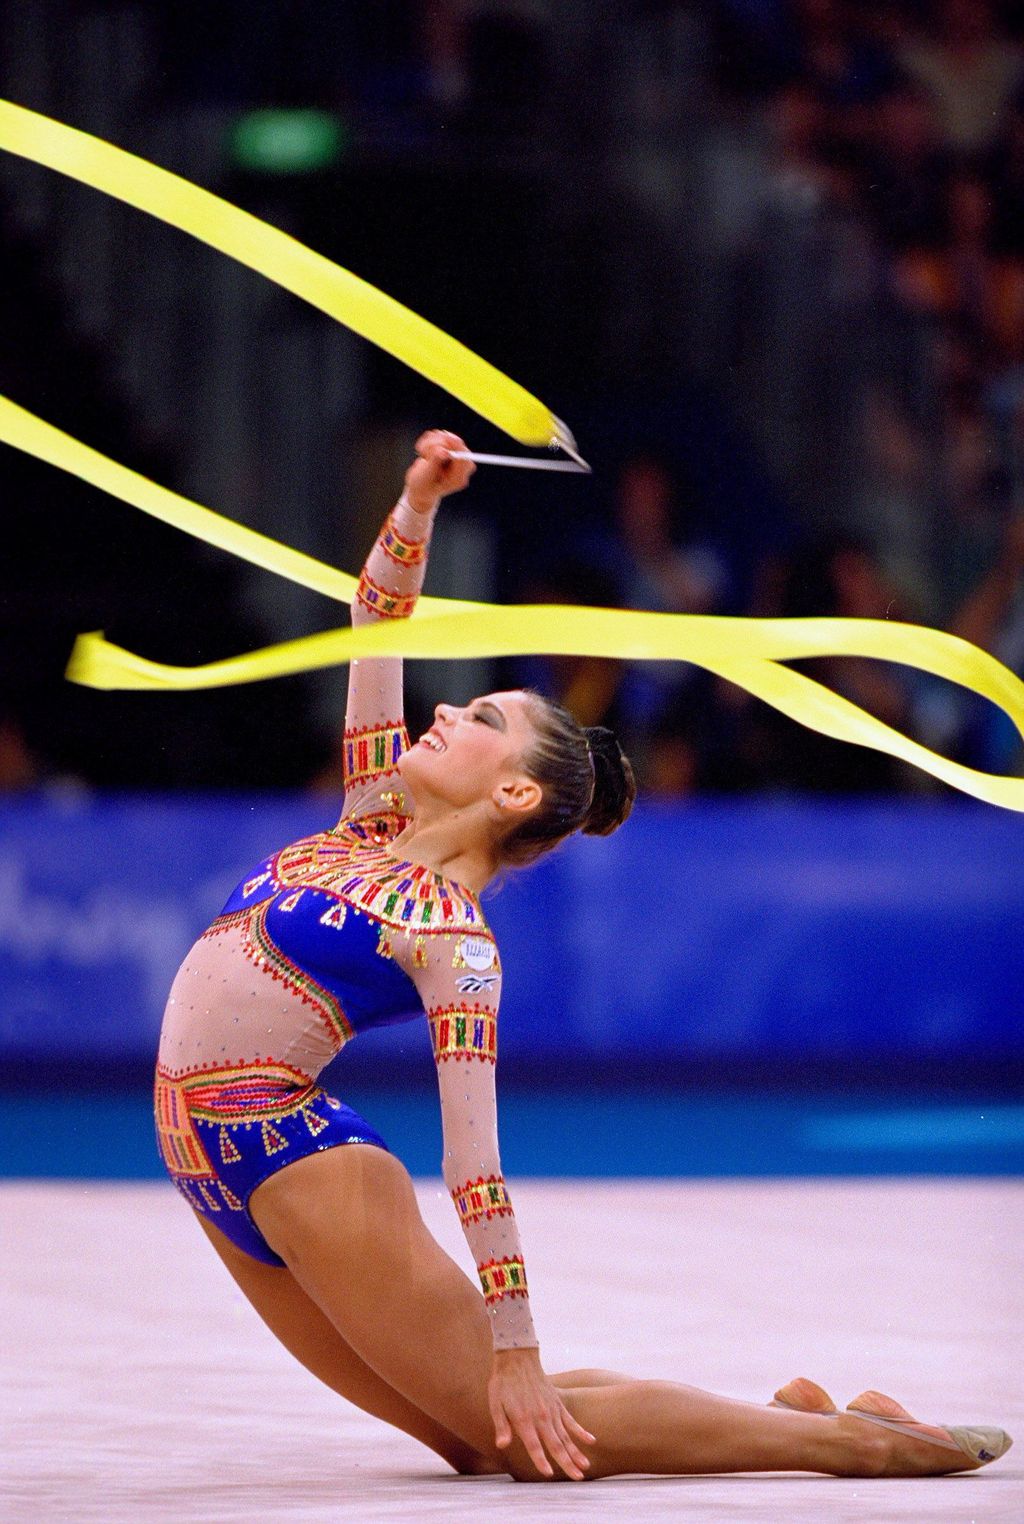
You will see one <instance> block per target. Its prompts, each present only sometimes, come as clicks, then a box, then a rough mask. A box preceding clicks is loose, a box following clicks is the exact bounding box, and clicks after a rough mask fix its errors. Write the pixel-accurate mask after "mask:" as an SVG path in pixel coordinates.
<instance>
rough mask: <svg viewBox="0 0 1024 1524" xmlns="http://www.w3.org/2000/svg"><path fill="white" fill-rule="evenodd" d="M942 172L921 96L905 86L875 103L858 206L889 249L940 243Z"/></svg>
mask: <svg viewBox="0 0 1024 1524" xmlns="http://www.w3.org/2000/svg"><path fill="white" fill-rule="evenodd" d="M947 168H948V155H946V154H945V153H944V152H943V150H942V147H941V145H940V142H939V134H938V128H937V124H936V118H935V109H934V107H933V105H932V102H931V99H930V97H929V96H928V94H927V92H926V91H924V90H923V89H921V88H920V87H919V86H917V85H915V84H913V83H912V82H911V81H909V80H906V81H903V82H900V83H898V84H897V85H895V86H894V88H893V89H891V90H889V91H888V92H887V93H886V94H885V95H883V96H882V97H881V99H880V100H879V101H878V102H877V104H876V106H875V109H874V111H873V113H872V127H871V132H870V139H869V141H868V142H867V144H866V145H865V150H864V156H863V162H862V185H863V191H862V196H863V203H864V206H865V209H866V210H867V213H868V216H869V218H870V219H871V222H872V223H873V225H874V227H875V229H876V231H877V233H878V236H879V237H880V238H881V240H882V242H883V243H884V244H885V245H886V246H887V247H889V248H890V249H894V250H895V249H932V248H935V247H936V246H937V245H938V244H939V243H940V242H941V240H942V237H943V234H944V231H945V225H946V218H945V211H946V207H945V194H944V192H945V183H946V173H947Z"/></svg>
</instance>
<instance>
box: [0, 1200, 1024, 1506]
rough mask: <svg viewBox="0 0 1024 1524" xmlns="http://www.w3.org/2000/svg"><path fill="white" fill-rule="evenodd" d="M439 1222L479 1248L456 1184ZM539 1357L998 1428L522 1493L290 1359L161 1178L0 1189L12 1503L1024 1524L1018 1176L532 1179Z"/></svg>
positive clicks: (1, 1452)
mask: <svg viewBox="0 0 1024 1524" xmlns="http://www.w3.org/2000/svg"><path fill="white" fill-rule="evenodd" d="M420 1194H421V1199H422V1204H423V1209H424V1212H425V1214H426V1216H427V1220H428V1222H429V1223H430V1224H431V1226H432V1227H433V1228H434V1230H435V1231H436V1232H437V1234H438V1236H439V1237H440V1238H441V1240H442V1241H443V1242H444V1243H445V1245H446V1246H447V1247H449V1248H450V1249H451V1251H452V1252H454V1253H456V1254H458V1255H459V1256H460V1257H461V1258H462V1259H463V1260H465V1251H464V1248H463V1246H462V1240H461V1235H460V1233H459V1228H458V1224H457V1222H456V1221H455V1215H454V1212H453V1210H452V1208H451V1206H450V1204H449V1202H448V1201H447V1199H446V1197H445V1196H444V1194H443V1191H442V1188H441V1186H440V1184H439V1183H438V1184H433V1183H430V1182H425V1183H423V1185H422V1186H421V1188H420ZM516 1204H517V1212H518V1216H519V1219H520V1222H521V1226H522V1231H523V1237H524V1242H525V1245H526V1256H527V1264H528V1269H529V1272H530V1276H531V1283H532V1285H533V1288H534V1291H533V1300H534V1305H535V1310H536V1318H537V1323H538V1327H539V1330H540V1334H541V1340H542V1350H543V1355H544V1358H545V1362H546V1364H547V1365H548V1366H549V1368H558V1367H567V1366H573V1365H578V1364H603V1365H608V1366H612V1367H618V1368H621V1369H626V1370H630V1371H633V1372H635V1373H642V1374H649V1375H655V1376H668V1377H677V1378H678V1379H680V1380H685V1381H688V1382H691V1383H693V1384H695V1385H698V1386H704V1387H708V1388H710V1389H712V1390H716V1391H722V1392H726V1393H729V1394H732V1395H735V1396H738V1397H744V1398H748V1399H755V1400H762V1399H767V1398H768V1397H769V1396H770V1395H771V1392H772V1389H773V1387H774V1386H776V1385H777V1384H778V1383H780V1382H781V1381H783V1380H785V1379H787V1378H788V1377H790V1376H794V1375H798V1374H806V1375H810V1376H813V1377H815V1378H816V1379H818V1380H820V1381H821V1382H822V1383H823V1384H824V1385H826V1386H828V1387H829V1388H830V1389H831V1390H832V1392H833V1394H834V1395H835V1396H836V1397H838V1398H840V1399H841V1401H843V1402H846V1401H848V1400H849V1398H850V1397H851V1396H853V1395H854V1394H855V1393H856V1392H858V1391H860V1390H861V1389H862V1388H864V1387H867V1386H879V1387H881V1388H882V1389H883V1390H889V1391H891V1392H893V1393H894V1394H895V1395H896V1396H898V1397H899V1398H900V1399H901V1400H902V1401H903V1402H904V1403H905V1404H906V1405H907V1406H908V1407H909V1408H910V1409H911V1411H914V1412H916V1413H917V1414H918V1416H919V1417H927V1418H931V1419H938V1420H944V1421H947V1422H958V1421H968V1420H972V1419H973V1420H976V1421H989V1422H998V1423H1001V1424H1003V1425H1004V1426H1005V1427H1007V1428H1008V1429H1009V1430H1010V1431H1011V1433H1012V1432H1014V1431H1016V1432H1017V1434H1018V1436H1019V1447H1018V1449H1017V1450H1015V1451H1013V1452H1011V1454H1010V1455H1009V1456H1007V1457H1006V1458H1005V1459H1004V1460H1002V1461H1000V1462H999V1463H997V1464H996V1465H995V1466H993V1467H992V1468H990V1469H987V1470H985V1471H983V1472H980V1473H977V1474H975V1475H973V1476H959V1477H948V1478H940V1479H937V1480H927V1481H904V1482H891V1481H885V1482H870V1481H859V1480H836V1479H832V1478H828V1477H818V1476H803V1475H798V1474H792V1473H791V1474H784V1475H774V1476H760V1475H744V1476H733V1477H706V1478H705V1477H688V1478H678V1479H677V1478H647V1479H644V1478H626V1479H621V1480H615V1481H609V1482H600V1483H596V1484H593V1485H590V1486H569V1485H562V1486H558V1487H523V1486H516V1485H515V1484H514V1483H511V1482H505V1481H502V1480H500V1479H491V1478H488V1479H484V1480H474V1479H471V1478H458V1477H454V1476H451V1475H450V1474H449V1473H447V1472H446V1471H445V1469H444V1467H443V1465H442V1463H441V1462H440V1461H438V1460H437V1459H436V1458H435V1457H433V1456H432V1455H430V1454H429V1453H428V1452H426V1451H424V1450H421V1449H420V1448H419V1447H418V1446H417V1445H416V1444H415V1443H414V1442H413V1441H411V1440H409V1439H407V1438H406V1437H405V1436H403V1435H401V1434H397V1433H395V1432H393V1431H391V1430H388V1429H386V1428H384V1427H383V1426H381V1425H379V1424H377V1423H375V1422H374V1421H373V1420H371V1419H369V1418H366V1417H364V1416H363V1415H362V1414H361V1413H359V1412H357V1411H356V1410H355V1409H354V1408H350V1407H349V1406H347V1405H346V1404H345V1403H344V1402H342V1401H341V1400H340V1399H338V1398H337V1397H335V1396H334V1395H333V1394H332V1393H330V1392H328V1391H327V1390H326V1389H324V1388H322V1387H320V1386H319V1385H318V1384H317V1383H316V1382H315V1381H314V1380H313V1378H312V1377H310V1376H309V1375H307V1373H306V1372H305V1371H303V1370H302V1369H300V1368H299V1367H298V1366H296V1365H295V1364H293V1363H292V1362H291V1360H290V1358H289V1357H288V1356H287V1355H286V1354H285V1353H284V1351H283V1350H281V1349H280V1348H279V1347H278V1345H277V1344H276V1343H275V1342H274V1340H273V1339H272V1337H271V1336H270V1334H269V1333H267V1331H266V1330H265V1329H264V1328H263V1326H262V1324H260V1323H259V1322H258V1321H257V1319H256V1317H255V1315H254V1314H253V1313H252V1312H251V1310H250V1309H249V1307H248V1305H247V1304H246V1303H244V1302H243V1300H242V1299H241V1297H240V1295H239V1294H238V1293H237V1292H236V1291H235V1289H234V1286H233V1285H232V1283H231V1282H230V1280H229V1279H228V1277H227V1275H226V1272H225V1271H224V1270H223V1268H222V1266H221V1265H220V1263H219V1261H218V1260H217V1259H216V1258H215V1256H214V1255H213V1253H212V1252H211V1250H210V1248H209V1246H208V1244H207V1243H206V1241H205V1239H204V1238H203V1237H202V1235H201V1234H200V1232H199V1230H198V1228H197V1227H196V1225H195V1224H194V1223H193V1222H192V1220H191V1219H190V1215H189V1213H188V1210H187V1209H186V1208H185V1207H184V1205H183V1204H182V1203H181V1202H180V1200H179V1199H178V1197H177V1196H176V1195H175V1194H174V1192H173V1190H172V1188H171V1187H170V1186H169V1185H165V1184H163V1183H158V1184H152V1185H117V1184H106V1183H103V1184H100V1183H90V1182H82V1183H73V1184H69V1183H52V1184H50V1183H46V1182H43V1183H40V1182H17V1181H14V1182H4V1183H2V1184H0V1338H2V1341H3V1343H2V1365H0V1519H2V1520H3V1521H4V1524H58V1521H70V1520H73V1521H76V1524H78V1521H82V1524H84V1521H91V1520H97V1521H99V1520H102V1521H104V1524H112V1521H121V1520H124V1521H131V1524H140V1521H149V1520H167V1521H174V1524H192V1521H195V1524H200V1521H204V1524H205V1521H210V1524H214V1521H216V1524H234V1521H246V1524H262V1521H264V1520H266V1521H271V1520H279V1519H280V1520H288V1521H289V1524H292V1521H296V1524H297V1521H314V1520H315V1521H317V1524H325V1521H333V1520H346V1521H351V1520H358V1521H369V1520H376V1519H408V1520H415V1521H417V1524H418V1521H420V1520H427V1519H439V1520H440V1519H444V1520H446V1521H452V1524H454V1521H461V1520H487V1521H491V1520H496V1519H499V1518H500V1519H501V1520H506V1519H510V1520H520V1519H522V1520H535V1519H537V1520H539V1519H558V1520H587V1521H590V1520H596V1519H601V1520H603V1519H605V1518H610V1517H613V1518H616V1519H625V1520H633V1519H643V1520H647V1519H681V1518H684V1517H685V1518H691V1517H692V1518H695V1519H700V1520H702V1521H703V1520H722V1521H729V1524H732V1521H738V1520H743V1521H746V1520H752V1521H753V1520H756V1521H758V1524H775V1521H782V1520H786V1521H789V1520H808V1521H811V1520H813V1521H815V1524H834V1521H835V1524H840V1521H846V1520H857V1521H888V1520H908V1521H914V1524H930V1521H942V1524H950V1521H963V1524H969V1521H972V1520H997V1519H998V1520H1013V1521H1015V1524H1020V1521H1022V1520H1024V1339H1022V1324H1024V1318H1022V1313H1024V1264H1022V1252H1021V1251H1022V1244H1024V1231H1022V1229H1024V1184H1018V1183H1017V1182H999V1181H983V1180H963V1181H950V1182H946V1181H914V1180H908V1181H899V1182H891V1181H890V1182H872V1181H818V1182H806V1183H805V1182H801V1181H785V1182H771V1181H767V1182H746V1181H744V1182H727V1181H722V1182H720V1181H710V1182H700V1181H684V1182H652V1183H647V1182H608V1181H602V1182H600V1183H592V1182H587V1181H565V1182H522V1181H521V1182H519V1183H518V1185H517V1188H516Z"/></svg>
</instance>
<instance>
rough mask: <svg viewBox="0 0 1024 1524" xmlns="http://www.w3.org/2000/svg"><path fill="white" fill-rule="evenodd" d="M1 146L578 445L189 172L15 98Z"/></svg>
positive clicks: (536, 407) (539, 433)
mask: <svg viewBox="0 0 1024 1524" xmlns="http://www.w3.org/2000/svg"><path fill="white" fill-rule="evenodd" d="M0 148H5V149H6V150H7V151H8V153H14V154H19V155H20V156H21V157H22V158H24V159H31V160H32V161H33V162H34V163H36V164H44V165H46V166H47V167H48V168H49V169H55V170H58V171H59V172H60V173H61V174H64V175H69V176H70V177H71V178H72V179H73V180H80V181H81V182H82V184H83V185H90V186H92V187H93V189H94V190H99V191H103V192H104V193H105V194H106V195H108V196H114V197H116V198H117V200H118V201H126V202H127V203H128V205H129V206H135V207H138V208H139V210H140V211H143V212H149V214H150V215H151V216H153V217H158V218H159V219H160V221H161V222H167V223H170V225H171V226H172V227H175V228H180V229H181V231H182V232H183V233H190V234H191V235H192V237H193V238H198V239H199V240H200V242H202V243H208V244H209V245H210V247H211V248H214V249H219V250H220V251H221V253H222V254H229V255H230V256H231V258H232V259H237V260H238V261H239V263H240V264H243V265H248V266H249V268H250V269H251V270H258V271H259V273H260V274H261V275H265V276H266V277H267V278H268V280H272V281H274V282H275V284H276V285H278V286H283V287H284V288H285V290H286V291H291V292H294V294H295V295H296V296H298V297H301V298H302V300H303V301H306V302H309V303H310V304H311V305H312V306H314V307H319V308H320V311H321V312H326V313H327V315H328V317H333V318H336V319H337V320H338V322H339V323H344V324H345V326H346V327H348V328H352V329H354V330H355V332H356V333H359V334H362V336H363V337H364V338H367V339H371V340H372V341H373V343H374V344H377V345H378V346H379V347H380V348H381V349H386V350H387V351H388V353H389V354H393V355H394V356H395V357H396V358H397V359H399V360H403V361H404V362H405V364H406V365H410V366H412V368H413V370H418V371H419V372H420V374H421V375H424V376H426V377H427V378H428V379H429V380H431V381H436V382H437V384H438V386H442V387H444V389H445V391H447V392H450V393H451V395H452V396H453V397H458V398H459V399H460V401H462V402H465V403H466V405H467V406H468V407H471V408H473V409H474V410H475V411H476V412H478V413H481V414H482V415H483V416H484V417H485V418H489V419H490V421H491V422H492V423H495V424H497V426H498V428H499V429H503V430H504V431H505V432H506V433H507V434H511V435H512V437H513V438H514V439H518V440H519V442H520V443H521V444H528V445H550V444H561V443H563V442H565V443H567V444H571V443H572V435H571V434H570V432H569V430H568V429H567V428H566V427H565V425H564V424H563V423H561V422H560V421H559V419H557V418H556V417H555V416H554V414H553V413H552V412H550V411H549V409H548V408H546V407H545V406H544V404H543V403H542V402H539V401H538V400H537V398H536V397H533V396H531V395H530V393H529V392H528V391H527V390H526V389H525V388H524V387H522V386H520V385H519V384H518V382H515V381H513V380H511V379H510V377H508V376H506V375H503V374H502V372H501V371H500V370H496V369H495V367H494V366H493V365H489V364H488V363H487V361H486V360H482V359H481V358H480V356H479V355H476V354H474V353H473V351H472V350H471V349H467V348H466V346H465V345H464V344H460V343H459V342H458V340H457V339H453V338H451V337H450V336H449V335H448V334H446V333H444V332H443V331H442V330H441V329H440V328H435V326H434V324H433V323H428V322H427V321H426V319H425V318H421V317H418V316H417V314H416V313H415V312H410V310H409V308H408V307H403V306H402V304H401V303H400V302H396V301H395V300H394V298H393V297H390V296H385V294H384V292H383V291H378V290H377V288H376V287H375V286H371V285H369V284H368V283H367V282H366V281H364V280H360V279H359V277H358V276H357V275H353V274H352V273H351V272H350V271H348V270H343V269H341V267H340V266H339V265H336V264H332V262H331V261H330V260H329V259H325V258H324V256H323V255H322V254H316V253H314V252H313V250H312V249H308V248H306V246H305V244H302V243H299V241H298V240H297V239H295V238H291V237H289V235H288V234H287V233H282V232H281V230H280V229H279V228H272V227H269V226H268V225H267V223H265V222H261V221H260V220H259V218H258V217H253V216H251V215H250V214H249V213H248V212H243V211H242V210H241V208H240V207H237V206H232V205H231V204H230V202H227V201H223V200H222V199H221V198H220V197H219V196H214V195H213V194H212V193H211V192H210V191H206V190H202V189H201V188H200V187H199V186H198V185H193V184H192V183H191V181H189V180H183V179H182V178H181V176H180V175H174V174H171V173H170V171H169V170H166V169H159V168H158V167H157V166H156V165H155V164H150V163H148V162H147V161H146V160H145V159H140V158H138V156H137V155H136V154H133V153H126V152H125V151H124V150H123V149H121V148H115V147H113V145H112V144H110V143H104V142H103V141H102V139H100V138H94V137H91V136H90V135H89V134H88V133H85V132H78V131H77V130H76V129H75V128H74V127H67V126H65V125H64V123H63V122H55V121H53V120H52V118H50V117H47V116H40V115H39V113H38V112H36V111H28V110H26V109H25V107H24V106H15V105H14V104H13V103H12V102H11V101H3V100H0Z"/></svg>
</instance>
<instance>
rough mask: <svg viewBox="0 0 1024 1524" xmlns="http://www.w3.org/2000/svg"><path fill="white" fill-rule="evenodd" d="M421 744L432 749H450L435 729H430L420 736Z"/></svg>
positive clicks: (438, 750)
mask: <svg viewBox="0 0 1024 1524" xmlns="http://www.w3.org/2000/svg"><path fill="white" fill-rule="evenodd" d="M420 745H421V746H426V747H428V748H429V749H430V750H431V751H437V752H442V751H447V750H448V748H447V746H446V745H445V744H444V742H443V741H442V740H441V737H440V736H439V735H438V734H437V732H436V731H435V730H428V731H427V732H426V734H425V735H422V736H420Z"/></svg>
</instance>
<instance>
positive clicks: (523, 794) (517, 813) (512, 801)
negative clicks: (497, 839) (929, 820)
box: [491, 773, 544, 825]
mask: <svg viewBox="0 0 1024 1524" xmlns="http://www.w3.org/2000/svg"><path fill="white" fill-rule="evenodd" d="M543 797H544V790H543V789H542V788H541V786H540V784H539V783H537V782H536V781H535V780H534V779H533V778H528V777H526V775H525V774H524V773H520V775H519V777H518V778H511V779H508V780H507V781H506V782H504V783H499V784H498V785H497V787H496V788H495V789H494V792H493V793H492V794H491V799H492V801H493V803H494V805H495V808H496V809H498V810H500V811H501V813H502V815H503V816H504V817H505V818H506V819H507V820H508V822H509V824H510V825H511V824H512V823H513V822H516V821H520V820H522V819H523V818H524V817H525V816H526V815H529V814H530V813H531V811H533V810H535V809H536V808H537V806H538V805H539V804H540V802H541V799H542V798H543Z"/></svg>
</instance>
